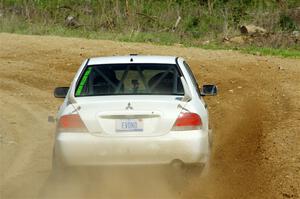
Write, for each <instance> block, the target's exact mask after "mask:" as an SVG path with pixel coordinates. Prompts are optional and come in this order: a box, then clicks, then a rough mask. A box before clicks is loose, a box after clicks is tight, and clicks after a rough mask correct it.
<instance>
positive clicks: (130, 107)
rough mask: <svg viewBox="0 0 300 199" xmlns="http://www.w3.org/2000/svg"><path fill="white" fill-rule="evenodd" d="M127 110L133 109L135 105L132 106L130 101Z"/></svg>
mask: <svg viewBox="0 0 300 199" xmlns="http://www.w3.org/2000/svg"><path fill="white" fill-rule="evenodd" d="M125 109H126V110H133V107H132V106H131V104H130V102H128V105H127V107H126V108H125Z"/></svg>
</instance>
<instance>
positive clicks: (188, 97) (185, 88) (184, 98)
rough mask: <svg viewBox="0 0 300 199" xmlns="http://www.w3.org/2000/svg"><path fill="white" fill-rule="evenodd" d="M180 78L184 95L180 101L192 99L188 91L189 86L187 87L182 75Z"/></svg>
mask: <svg viewBox="0 0 300 199" xmlns="http://www.w3.org/2000/svg"><path fill="white" fill-rule="evenodd" d="M180 80H181V83H182V86H183V90H184V97H183V98H182V101H184V102H188V101H190V100H191V99H192V93H191V91H190V88H189V86H188V84H187V82H186V80H185V78H184V77H183V76H181V77H180Z"/></svg>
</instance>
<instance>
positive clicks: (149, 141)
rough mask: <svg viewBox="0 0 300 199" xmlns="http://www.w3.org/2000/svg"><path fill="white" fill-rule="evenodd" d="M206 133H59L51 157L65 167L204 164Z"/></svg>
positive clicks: (206, 144) (207, 148)
mask: <svg viewBox="0 0 300 199" xmlns="http://www.w3.org/2000/svg"><path fill="white" fill-rule="evenodd" d="M209 148H210V147H209V138H208V133H207V132H204V131H199V130H198V131H195V130H194V131H185V132H170V133H168V134H166V135H162V136H153V137H150V136H147V137H146V136H145V137H104V136H96V135H93V134H90V133H69V132H68V133H59V134H58V135H57V137H56V141H55V148H54V155H55V159H56V160H59V161H61V163H63V164H65V165H68V166H98V165H99V166H101V165H134V164H169V163H171V162H172V161H174V160H180V161H182V162H184V163H205V162H206V161H207V159H208V155H209Z"/></svg>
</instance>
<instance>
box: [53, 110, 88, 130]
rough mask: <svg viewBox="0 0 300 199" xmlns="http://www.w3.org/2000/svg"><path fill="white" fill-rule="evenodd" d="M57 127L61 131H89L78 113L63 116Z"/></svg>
mask: <svg viewBox="0 0 300 199" xmlns="http://www.w3.org/2000/svg"><path fill="white" fill-rule="evenodd" d="M57 128H58V130H59V131H60V132H87V128H86V126H85V125H84V123H83V121H82V120H81V118H80V116H79V115H78V114H71V115H64V116H62V117H61V118H60V119H59V122H58V126H57Z"/></svg>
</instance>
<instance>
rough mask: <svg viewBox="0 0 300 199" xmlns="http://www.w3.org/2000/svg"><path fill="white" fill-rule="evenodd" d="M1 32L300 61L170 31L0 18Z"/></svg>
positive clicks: (295, 54) (298, 53)
mask: <svg viewBox="0 0 300 199" xmlns="http://www.w3.org/2000/svg"><path fill="white" fill-rule="evenodd" d="M0 32H7V33H17V34H27V35H55V36H63V37H79V38H88V39H102V40H117V41H123V42H147V43H154V44H159V45H174V44H182V45H183V46H185V47H199V48H203V49H210V50H237V51H240V52H243V53H248V54H254V55H271V56H278V57H285V58H300V49H299V47H297V46H296V47H294V48H290V49H289V48H286V49H283V48H282V49H281V48H279V49H278V48H276V49H275V48H268V47H257V46H250V45H245V46H229V45H225V44H223V43H222V42H210V43H208V44H202V43H199V40H197V39H195V38H192V37H180V36H178V34H176V33H173V32H140V31H136V30H132V31H130V32H117V31H115V32H114V31H101V30H99V31H91V30H87V29H85V28H77V29H73V28H67V27H65V26H62V25H60V24H52V25H49V24H48V25H44V24H40V23H28V22H26V21H22V20H20V19H19V18H14V17H11V18H9V19H7V18H5V17H3V18H1V19H0Z"/></svg>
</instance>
